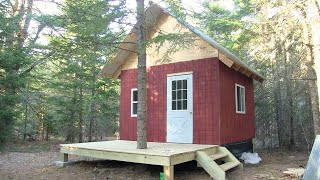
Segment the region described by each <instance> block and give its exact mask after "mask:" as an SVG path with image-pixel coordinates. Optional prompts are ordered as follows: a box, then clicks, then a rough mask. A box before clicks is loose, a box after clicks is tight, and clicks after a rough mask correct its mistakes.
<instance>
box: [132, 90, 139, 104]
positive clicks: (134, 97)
mask: <svg viewBox="0 0 320 180" xmlns="http://www.w3.org/2000/svg"><path fill="white" fill-rule="evenodd" d="M132 101H138V91H137V90H133V91H132Z"/></svg>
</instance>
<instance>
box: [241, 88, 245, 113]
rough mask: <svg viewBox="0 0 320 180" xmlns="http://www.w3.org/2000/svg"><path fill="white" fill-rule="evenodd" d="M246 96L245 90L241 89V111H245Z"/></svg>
mask: <svg viewBox="0 0 320 180" xmlns="http://www.w3.org/2000/svg"><path fill="white" fill-rule="evenodd" d="M244 96H245V94H244V88H241V111H245V97H244Z"/></svg>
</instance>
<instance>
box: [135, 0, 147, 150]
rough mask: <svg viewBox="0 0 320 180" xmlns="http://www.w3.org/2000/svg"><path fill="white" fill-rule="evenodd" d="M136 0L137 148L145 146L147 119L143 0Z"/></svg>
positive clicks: (144, 147)
mask: <svg viewBox="0 0 320 180" xmlns="http://www.w3.org/2000/svg"><path fill="white" fill-rule="evenodd" d="M136 2H137V26H136V29H137V35H138V41H137V43H138V44H137V45H138V117H137V118H138V122H137V148H138V149H146V148H147V121H146V117H147V116H146V114H147V113H146V108H147V107H146V82H147V77H146V74H147V70H146V59H147V57H146V44H145V39H146V29H145V27H146V26H145V15H144V0H136Z"/></svg>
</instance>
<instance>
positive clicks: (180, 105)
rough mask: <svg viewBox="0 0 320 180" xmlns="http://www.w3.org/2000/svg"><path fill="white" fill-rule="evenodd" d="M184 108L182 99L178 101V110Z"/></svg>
mask: <svg viewBox="0 0 320 180" xmlns="http://www.w3.org/2000/svg"><path fill="white" fill-rule="evenodd" d="M181 109H182V101H181V100H180V101H177V110H181Z"/></svg>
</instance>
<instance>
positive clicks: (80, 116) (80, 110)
mask: <svg viewBox="0 0 320 180" xmlns="http://www.w3.org/2000/svg"><path fill="white" fill-rule="evenodd" d="M79 91H80V92H79V101H80V102H79V103H80V107H79V143H82V142H83V133H82V125H83V112H82V111H83V109H82V104H83V88H82V85H80V90H79Z"/></svg>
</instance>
